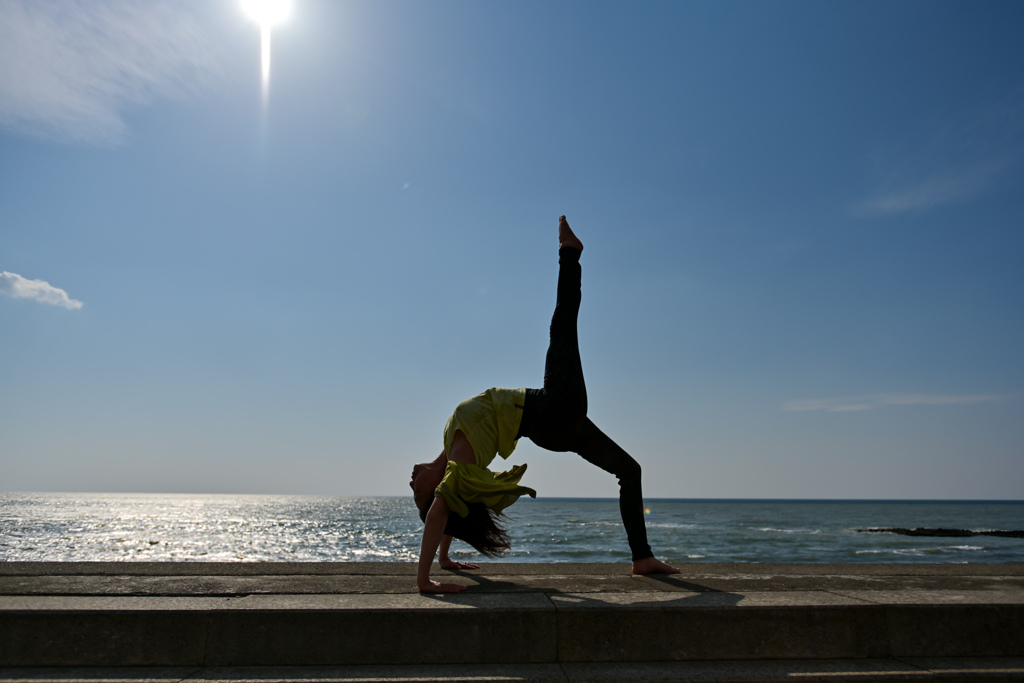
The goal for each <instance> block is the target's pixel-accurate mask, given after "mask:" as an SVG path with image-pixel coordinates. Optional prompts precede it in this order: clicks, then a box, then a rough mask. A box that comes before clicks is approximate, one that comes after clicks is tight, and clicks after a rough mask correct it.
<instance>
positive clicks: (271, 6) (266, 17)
mask: <svg viewBox="0 0 1024 683" xmlns="http://www.w3.org/2000/svg"><path fill="white" fill-rule="evenodd" d="M242 9H244V10H245V13H246V14H248V15H249V17H250V18H251V19H253V20H254V21H255V22H256V23H257V24H259V25H260V27H261V28H264V29H266V28H270V27H271V26H273V25H274V24H279V23H281V22H282V21H284V20H285V19H287V18H288V15H289V14H290V13H291V11H292V3H291V0H242Z"/></svg>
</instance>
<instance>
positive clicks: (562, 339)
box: [409, 216, 679, 593]
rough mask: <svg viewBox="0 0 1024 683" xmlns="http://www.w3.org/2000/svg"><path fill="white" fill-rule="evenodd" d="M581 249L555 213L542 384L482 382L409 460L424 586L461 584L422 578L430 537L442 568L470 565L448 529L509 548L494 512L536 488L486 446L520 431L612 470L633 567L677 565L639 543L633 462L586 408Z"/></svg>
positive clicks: (505, 444)
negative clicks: (485, 385)
mask: <svg viewBox="0 0 1024 683" xmlns="http://www.w3.org/2000/svg"><path fill="white" fill-rule="evenodd" d="M582 252H583V243H582V242H580V240H579V239H578V238H577V237H576V235H574V234H573V232H572V230H571V229H570V228H569V224H568V223H567V222H566V220H565V216H562V217H561V218H559V220H558V296H557V299H556V302H555V313H554V315H553V316H552V317H551V342H550V344H549V346H548V353H547V358H546V359H545V364H544V388H542V389H499V388H491V389H488V390H487V391H485V392H484V393H482V394H479V395H478V396H474V397H473V398H471V399H468V400H466V401H463V402H462V403H460V404H459V405H458V407H457V408H456V409H455V413H454V414H453V415H452V416H451V417H450V418H449V419H448V423H447V424H446V425H445V428H444V450H443V451H441V455H439V456H438V457H437V459H436V460H434V461H433V462H424V463H419V464H418V465H415V466H414V467H413V470H412V481H410V482H409V486H411V487H412V490H413V496H414V498H415V500H416V507H418V508H419V511H420V518H421V519H422V520H423V521H424V527H423V543H422V546H421V547H420V561H419V570H418V572H417V575H416V582H417V584H418V585H419V589H420V591H422V592H424V593H454V592H458V591H461V590H465V588H466V587H465V586H461V585H459V584H452V583H438V582H437V581H432V580H431V579H430V567H431V564H432V563H433V561H434V556H435V554H437V551H438V548H439V547H440V550H441V557H440V564H441V567H442V568H444V569H476V568H477V565H475V564H470V563H465V562H454V561H452V560H451V559H450V558H449V557H448V548H449V546H450V544H451V541H452V538H453V537H454V538H458V539H461V540H463V541H465V542H467V543H469V544H470V545H472V546H473V547H474V548H476V549H477V550H479V551H480V552H481V553H483V554H484V555H487V556H488V557H493V556H494V555H497V554H501V553H502V552H504V551H505V550H507V549H508V547H509V542H508V535H507V533H506V531H505V530H504V528H502V527H501V526H500V525H499V524H498V523H497V521H496V520H497V515H499V514H500V513H501V511H502V510H504V509H505V508H506V507H508V506H509V505H511V504H512V503H514V502H515V501H516V500H518V498H519V497H520V496H522V495H530V496H536V492H535V491H534V490H533V489H530V488H527V487H525V486H520V485H519V480H520V478H521V477H522V475H523V473H524V472H525V471H526V466H525V465H522V466H517V467H513V468H512V469H511V470H509V471H508V472H502V473H501V474H494V473H492V472H491V471H490V470H488V469H487V466H488V465H489V464H490V463H491V461H492V460H493V459H494V456H495V455H500V456H501V457H502V458H508V456H509V455H511V454H512V451H513V449H515V447H516V442H517V441H518V439H519V438H520V437H523V436H525V437H528V438H529V439H530V440H531V441H533V442H534V443H535V444H537V445H538V446H540V447H541V448H546V449H547V450H551V451H572V452H574V453H578V454H580V455H581V456H583V458H584V459H585V460H587V461H588V462H591V463H593V464H595V465H597V466H598V467H600V468H601V469H603V470H605V471H606V472H610V473H612V474H614V475H615V476H616V477H617V478H618V480H619V513H620V514H621V516H622V524H623V526H625V527H626V537H627V540H628V542H629V548H630V551H631V552H632V555H633V573H634V574H653V573H669V574H673V573H678V571H679V570H678V569H676V568H675V567H672V566H669V565H668V564H665V563H664V562H662V561H661V560H658V559H657V558H655V557H654V553H652V552H651V547H650V546H649V545H648V544H647V529H646V527H645V526H644V505H643V496H642V493H641V489H640V465H639V464H637V462H636V461H635V460H634V459H633V458H632V457H630V455H629V454H628V453H626V451H624V450H622V448H620V447H619V446H618V445H617V444H616V443H615V442H614V441H612V440H611V439H609V438H608V437H607V436H605V435H604V433H602V432H601V430H599V429H598V428H597V427H596V426H594V423H593V422H591V421H590V420H589V419H588V418H587V388H586V385H585V384H584V382H583V367H582V364H581V363H580V351H579V340H578V337H577V334H576V319H577V317H578V314H579V310H580V276H581V272H582V271H581V268H580V254H581V253H582Z"/></svg>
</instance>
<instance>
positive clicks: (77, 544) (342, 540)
mask: <svg viewBox="0 0 1024 683" xmlns="http://www.w3.org/2000/svg"><path fill="white" fill-rule="evenodd" d="M646 505H647V510H646V512H645V516H646V521H647V529H648V535H649V539H650V543H651V546H652V547H653V548H654V550H655V552H656V553H657V554H658V556H659V557H663V558H665V559H667V560H670V561H674V562H957V563H962V562H1024V539H1020V538H1000V537H993V536H971V537H966V538H946V537H939V538H934V537H919V536H900V535H896V534H891V533H870V532H865V531H861V530H862V529H871V528H880V527H884V528H897V527H902V528H914V527H926V528H958V529H971V530H975V531H981V530H995V529H1022V528H1024V502H1021V501H1017V502H980V501H978V502H969V501H807V500H798V501H794V500H680V499H649V500H647V501H646ZM507 512H508V514H507V523H508V526H509V529H510V534H511V538H512V550H511V551H510V552H509V553H508V554H507V556H506V558H507V559H508V560H509V561H514V562H625V561H628V560H629V551H628V548H627V546H626V538H625V532H624V531H623V528H622V523H621V521H620V520H619V510H618V501H617V500H615V499H590V498H587V499H581V498H544V499H540V500H529V499H524V500H521V501H520V502H518V503H517V504H516V505H514V506H512V507H511V508H509V509H508V511H507ZM421 531H422V525H421V523H420V521H419V518H418V516H417V513H416V510H415V507H414V506H413V503H412V498H411V497H408V496H407V497H401V498H387V497H377V498H332V497H318V496H272V495H184V494H181V495H166V494H72V493H60V494H36V493H10V494H0V561H62V562H75V561H121V560H144V561H231V562H255V561H261V562H279V561H292V562H295V561H314V562H346V561H414V560H415V559H417V555H418V551H419V543H420V534H421ZM452 549H453V553H452V555H453V556H454V557H457V558H459V559H479V556H478V555H477V554H476V553H475V551H473V550H472V548H468V547H467V546H464V545H462V544H460V543H458V542H456V543H454V544H453V546H452Z"/></svg>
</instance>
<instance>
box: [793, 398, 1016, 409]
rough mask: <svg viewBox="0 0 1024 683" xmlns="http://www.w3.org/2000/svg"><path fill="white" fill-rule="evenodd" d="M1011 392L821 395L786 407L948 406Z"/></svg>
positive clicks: (990, 399) (967, 403)
mask: <svg viewBox="0 0 1024 683" xmlns="http://www.w3.org/2000/svg"><path fill="white" fill-rule="evenodd" d="M1008 398H1010V397H1009V396H1004V395H999V394H874V395H871V396H856V397H848V398H818V399H809V400H799V401H788V402H787V403H785V404H783V406H782V409H783V410H790V411H809V410H823V411H826V412H830V413H845V412H853V411H860V410H872V409H873V408H881V407H883V406H910V405H928V406H949V405H970V404H976V403H995V402H997V401H1005V400H1007V399H1008Z"/></svg>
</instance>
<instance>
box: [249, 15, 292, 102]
mask: <svg viewBox="0 0 1024 683" xmlns="http://www.w3.org/2000/svg"><path fill="white" fill-rule="evenodd" d="M242 9H244V10H245V13H246V14H248V15H249V17H250V18H252V19H253V20H254V21H255V22H256V23H258V24H259V25H260V64H261V67H262V68H261V72H262V76H263V79H262V85H263V87H262V93H263V104H264V106H266V104H267V93H268V92H269V90H270V29H271V27H273V26H274V24H279V23H281V22H282V21H284V20H285V19H287V18H288V15H289V14H290V13H291V11H292V3H291V0H242Z"/></svg>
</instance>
